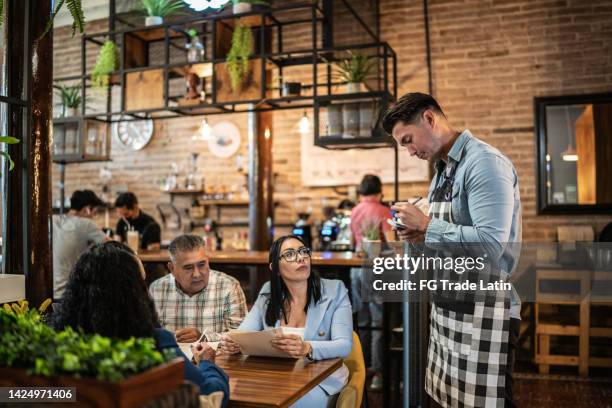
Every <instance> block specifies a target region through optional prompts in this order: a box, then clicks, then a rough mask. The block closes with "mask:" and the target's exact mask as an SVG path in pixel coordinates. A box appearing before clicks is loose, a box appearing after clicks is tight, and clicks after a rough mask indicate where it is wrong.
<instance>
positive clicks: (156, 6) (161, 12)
mask: <svg viewBox="0 0 612 408" xmlns="http://www.w3.org/2000/svg"><path fill="white" fill-rule="evenodd" d="M141 1H142V5H143V7H144V9H145V11H146V13H147V15H148V17H147V19H146V20H145V25H146V26H150V25H157V24H162V23H163V22H164V17H170V16H172V15H177V14H181V10H182V9H183V8H184V7H185V4H184V3H183V2H182V1H181V0H141Z"/></svg>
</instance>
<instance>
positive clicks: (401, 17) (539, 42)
mask: <svg viewBox="0 0 612 408" xmlns="http://www.w3.org/2000/svg"><path fill="white" fill-rule="evenodd" d="M430 3H431V4H430V10H429V15H430V30H431V52H432V63H433V80H434V95H435V96H436V97H437V98H438V100H439V102H440V103H441V105H442V106H443V108H444V109H445V111H446V114H447V116H448V117H449V119H450V121H451V123H452V124H453V125H454V126H455V127H456V128H457V129H462V128H465V127H468V128H469V129H470V130H471V131H472V132H473V133H474V134H475V135H476V136H477V137H479V138H481V139H483V140H484V141H486V142H488V143H490V144H492V145H493V146H495V147H497V148H499V149H500V150H501V151H502V152H503V153H505V154H506V155H507V156H508V157H509V158H510V159H511V160H512V161H513V163H514V165H515V167H516V168H517V170H518V173H519V177H520V184H521V197H522V203H523V234H524V238H525V239H526V240H530V241H534V240H545V241H550V240H554V239H555V234H556V226H557V225H559V224H567V223H576V224H592V225H594V226H595V227H596V229H600V228H601V226H602V224H604V223H606V222H609V221H611V218H612V217H611V216H587V215H584V216H582V215H581V216H572V217H567V216H536V178H535V168H536V162H535V143H534V140H535V137H534V134H533V130H532V129H533V124H534V118H533V98H534V97H536V96H545V95H563V94H576V93H591V92H604V91H612V4H611V3H610V2H609V1H605V0H599V1H597V0H592V1H589V2H584V1H572V0H565V1H563V0H561V1H558V0H557V1H545V0H539V1H491V0H486V1H485V0H461V1H459V0H457V1H450V0H449V1H432V2H430ZM380 7H381V10H380V11H381V25H380V26H381V36H382V38H383V39H384V40H386V41H388V42H389V43H390V44H391V46H392V47H393V48H394V49H395V51H396V52H397V54H398V58H399V60H398V74H399V93H400V95H401V94H403V93H405V92H412V91H421V92H427V91H428V86H427V65H426V61H425V40H424V24H423V5H422V2H421V1H407V0H381V6H380ZM103 29H104V23H103V22H94V23H90V24H89V25H88V30H89V31H90V32H91V31H101V30H103ZM54 41H55V60H54V61H55V67H54V69H55V75H56V76H58V75H66V74H68V73H71V72H75V69H74V68H71V67H72V66H73V65H72V64H75V61H77V62H76V65H74V66H75V67H76V70H77V71H78V58H79V50H78V47H79V44H80V41H79V40H77V39H70V38H69V31H68V28H62V29H57V30H56V31H55V33H54ZM88 60H89V58H88ZM309 114H310V116H311V117H312V112H309ZM301 115H302V111H298V110H289V111H280V112H277V113H275V119H274V129H273V138H274V144H273V150H274V153H273V154H274V163H273V166H274V172H275V173H276V174H277V176H276V179H275V199H276V200H278V201H279V202H280V205H279V207H278V208H277V211H276V220H277V222H281V223H286V222H290V221H292V220H293V218H294V216H295V212H294V211H293V205H294V198H295V197H296V196H298V195H308V196H310V197H312V201H313V206H314V207H315V210H317V207H319V198H320V197H324V196H334V195H336V194H335V192H334V191H333V189H331V188H313V189H308V188H304V187H302V186H301V184H300V165H299V163H300V160H299V158H300V148H299V137H300V135H299V134H298V132H297V123H298V121H299V119H300V117H301ZM220 120H230V121H232V122H234V123H235V124H236V125H237V126H239V128H240V129H241V131H242V133H243V144H242V146H241V151H242V152H243V154H244V157H246V150H247V146H246V131H245V126H246V115H239V114H236V115H222V116H211V117H209V118H208V121H209V123H210V124H211V125H214V123H216V122H218V121H220ZM198 124H199V119H198V118H187V117H185V118H179V119H172V120H163V121H157V122H156V124H155V133H154V138H153V141H152V142H151V144H150V145H149V146H147V147H146V148H145V149H144V150H142V151H139V152H136V153H133V152H130V151H126V150H125V149H122V148H121V147H120V146H119V145H118V144H117V143H115V144H114V145H113V153H112V157H113V161H112V162H109V163H108V164H107V165H108V167H109V169H111V171H112V172H113V176H114V179H113V183H116V184H124V185H127V187H128V188H129V189H130V190H132V191H134V192H135V193H136V194H137V195H138V196H139V197H140V198H141V202H142V205H143V207H144V209H145V211H148V212H150V213H154V206H155V204H156V203H157V202H160V201H168V199H169V197H168V196H167V194H165V193H163V192H161V191H160V189H159V181H160V180H161V179H162V178H163V177H164V176H166V175H167V174H168V173H169V170H170V163H171V162H177V163H186V160H187V158H188V156H189V153H190V152H191V151H192V148H193V145H192V142H191V135H192V134H193V132H195V131H196V129H197V127H198ZM199 163H200V167H201V168H202V169H203V175H204V177H205V180H206V183H207V184H209V185H222V184H223V185H226V186H228V187H231V186H234V185H235V186H241V185H242V183H243V180H244V178H243V176H242V175H241V174H239V173H238V172H237V171H236V166H235V159H233V158H232V159H215V158H213V157H212V156H211V155H210V154H209V152H208V150H207V149H202V150H201V155H200V160H199ZM99 168H100V164H99V163H91V164H78V165H69V166H68V167H67V172H66V190H67V192H68V193H70V192H71V191H73V190H74V189H75V188H84V187H89V188H93V189H94V190H97V191H100V187H101V181H100V180H99V179H98V170H99ZM53 176H54V183H57V180H58V178H57V176H58V168H57V167H54V169H53ZM426 190H427V183H406V184H402V185H401V188H400V196H401V197H409V196H411V195H415V194H419V195H422V194H425V193H426ZM57 191H58V189H57V187H55V188H54V195H55V196H57ZM392 193H393V191H392V186H391V185H387V186H385V195H386V196H387V197H392ZM227 214H228V215H229V217H230V218H232V217H240V218H245V217H246V211H245V210H234V212H233V213H232V212H228V213H227ZM313 216H314V218H318V217H319V214H318V213H317V212H316V213H315V214H314V215H313ZM233 233H234V232H233V231H227V234H228V235H226V236H231V234H233Z"/></svg>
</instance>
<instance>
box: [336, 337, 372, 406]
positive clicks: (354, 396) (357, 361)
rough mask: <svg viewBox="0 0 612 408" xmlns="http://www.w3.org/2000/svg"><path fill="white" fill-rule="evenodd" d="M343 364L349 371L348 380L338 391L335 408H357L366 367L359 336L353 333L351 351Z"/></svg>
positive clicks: (359, 404)
mask: <svg viewBox="0 0 612 408" xmlns="http://www.w3.org/2000/svg"><path fill="white" fill-rule="evenodd" d="M344 364H346V366H347V368H348V370H349V379H348V383H347V384H346V385H345V386H344V388H343V389H342V391H340V395H339V396H338V400H337V401H336V408H359V407H361V401H362V399H363V389H364V387H365V379H366V367H365V362H364V360H363V350H362V349H361V341H359V336H358V335H357V333H355V332H353V349H352V350H351V354H349V356H348V357H347V358H345V359H344Z"/></svg>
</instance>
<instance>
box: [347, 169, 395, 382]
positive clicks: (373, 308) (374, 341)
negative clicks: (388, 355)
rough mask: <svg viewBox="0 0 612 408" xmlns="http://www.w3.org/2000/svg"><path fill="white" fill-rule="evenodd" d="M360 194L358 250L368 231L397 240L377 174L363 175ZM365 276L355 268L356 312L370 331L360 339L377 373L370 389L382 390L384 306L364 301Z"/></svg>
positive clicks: (355, 213)
mask: <svg viewBox="0 0 612 408" xmlns="http://www.w3.org/2000/svg"><path fill="white" fill-rule="evenodd" d="M359 195H360V197H359V204H357V206H356V207H355V208H353V210H352V212H351V232H352V235H353V240H354V241H355V250H356V251H358V250H360V249H361V243H362V241H363V237H364V235H365V234H366V230H368V229H372V228H377V229H378V231H379V233H378V236H379V238H380V240H382V241H384V242H390V241H393V240H395V233H394V232H393V230H392V229H391V226H390V225H389V224H388V223H387V219H391V218H392V216H391V210H390V209H389V207H387V206H385V205H384V204H383V203H382V202H381V200H382V196H383V194H382V183H381V181H380V178H378V176H375V175H373V174H366V175H365V176H363V178H362V179H361V184H360V185H359ZM365 273H368V272H366V271H364V270H362V269H361V268H352V269H351V295H352V299H353V312H354V313H357V326H358V327H359V328H364V327H365V328H366V330H359V337H360V338H361V344H363V345H364V349H365V350H366V354H369V355H370V362H371V364H370V367H371V369H372V371H374V377H373V378H372V384H371V385H370V389H371V390H372V391H380V390H381V389H382V384H383V382H382V361H383V354H382V353H383V343H382V340H383V338H382V331H381V330H380V328H381V327H382V318H383V308H382V303H380V302H378V301H376V300H374V299H369V301H364V300H363V297H362V286H364V289H365V288H367V284H366V285H364V283H363V278H364V274H365ZM370 297H371V296H370ZM368 352H369V353H368Z"/></svg>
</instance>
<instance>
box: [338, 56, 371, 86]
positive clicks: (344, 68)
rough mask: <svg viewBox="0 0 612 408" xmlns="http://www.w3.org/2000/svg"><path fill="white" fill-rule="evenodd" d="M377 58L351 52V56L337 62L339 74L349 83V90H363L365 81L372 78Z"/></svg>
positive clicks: (341, 78) (342, 79)
mask: <svg viewBox="0 0 612 408" xmlns="http://www.w3.org/2000/svg"><path fill="white" fill-rule="evenodd" d="M375 62H376V61H375V60H374V59H372V57H369V56H367V55H363V54H360V53H355V54H353V53H351V57H350V58H347V59H344V60H342V61H340V62H338V63H337V64H336V66H337V68H338V76H339V78H340V80H341V81H343V82H345V83H347V84H348V86H347V92H349V93H355V92H362V86H361V85H362V84H363V82H364V81H365V80H366V79H368V78H370V72H371V71H372V68H374V65H375Z"/></svg>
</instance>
